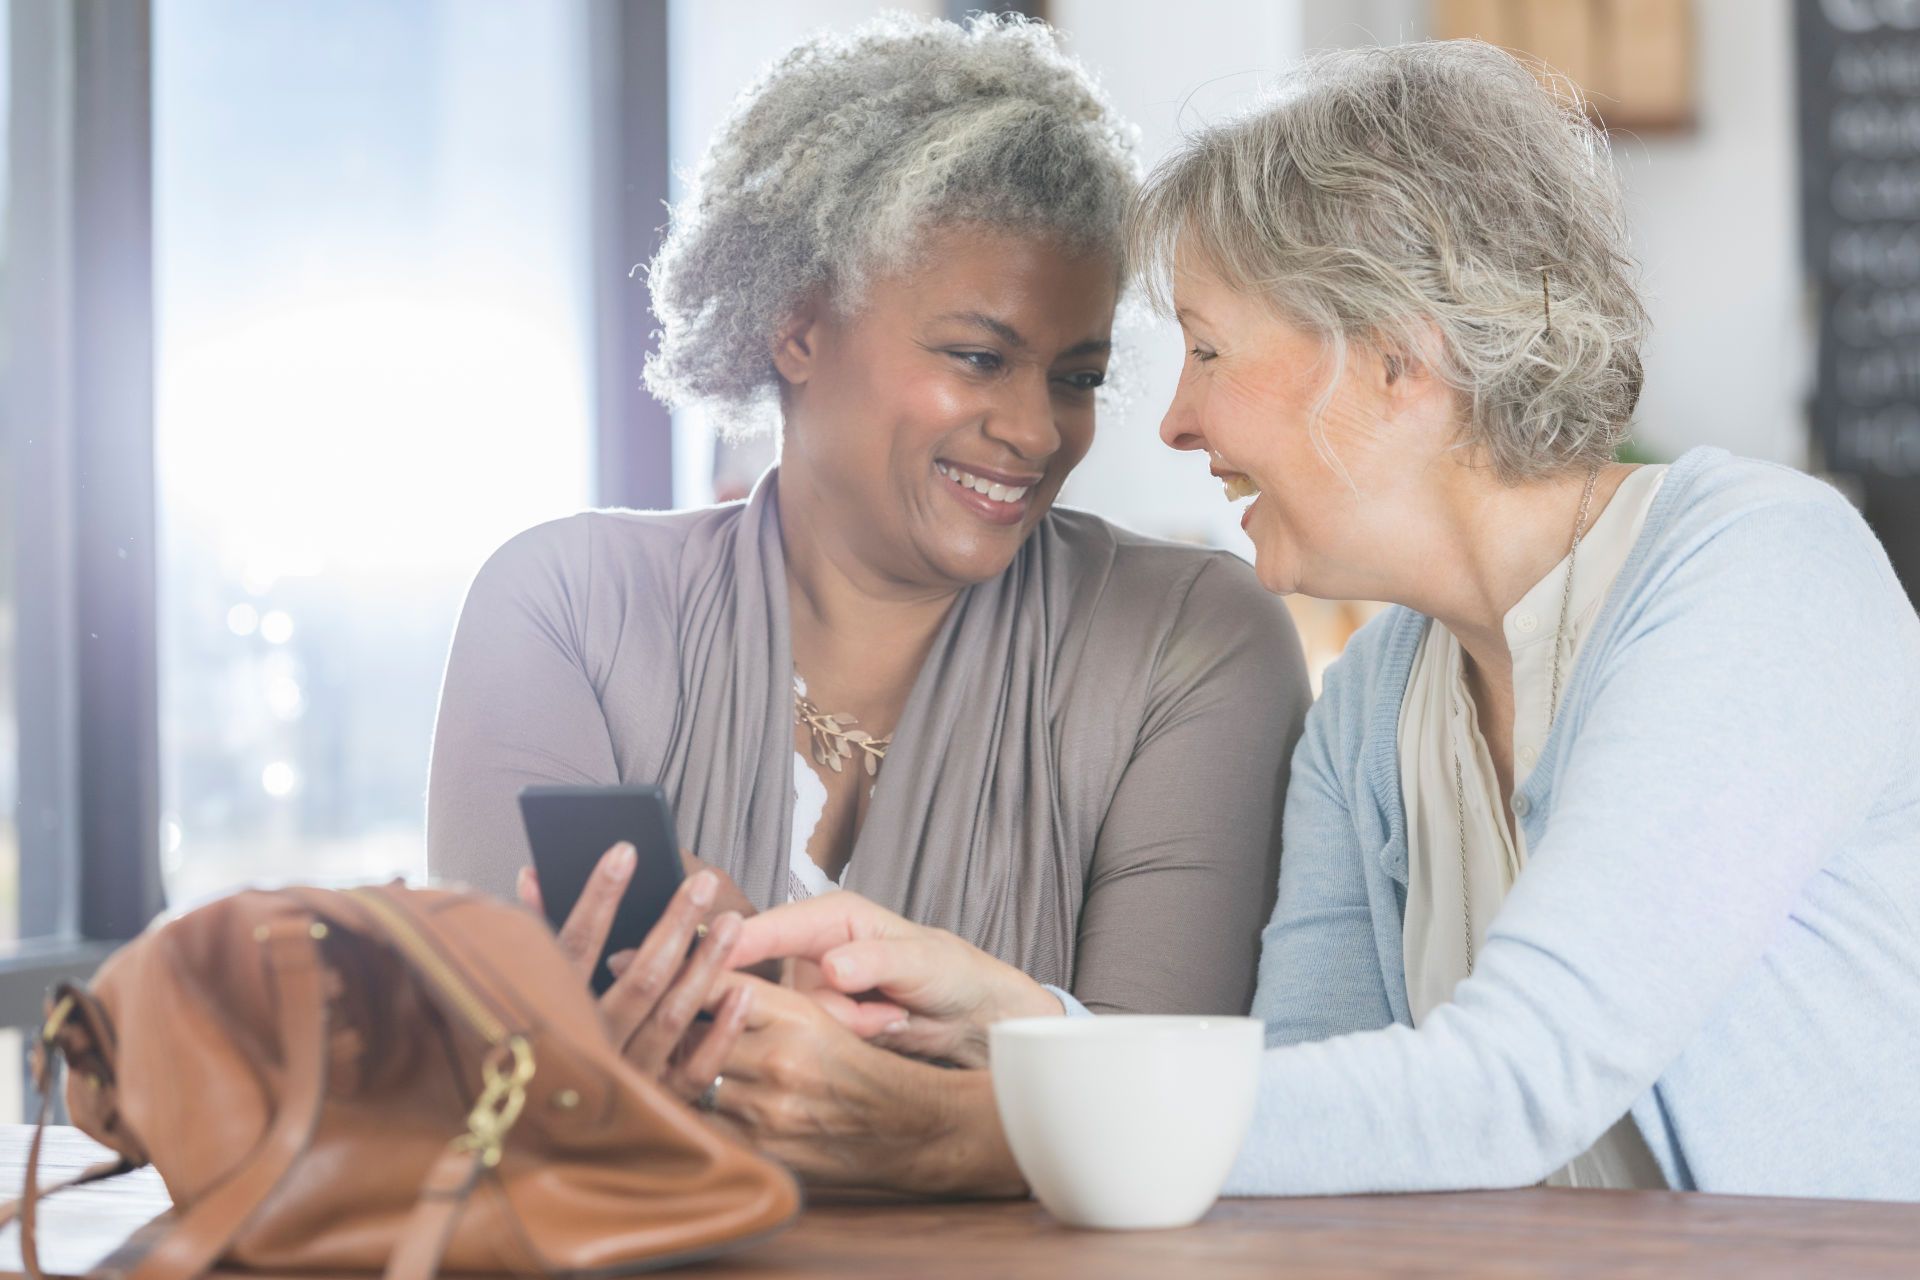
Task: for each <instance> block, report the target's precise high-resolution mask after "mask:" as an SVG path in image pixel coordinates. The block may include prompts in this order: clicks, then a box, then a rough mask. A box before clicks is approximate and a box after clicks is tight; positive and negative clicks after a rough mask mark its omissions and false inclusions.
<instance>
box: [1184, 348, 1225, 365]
mask: <svg viewBox="0 0 1920 1280" xmlns="http://www.w3.org/2000/svg"><path fill="white" fill-rule="evenodd" d="M1187 354H1188V355H1190V356H1192V357H1193V358H1194V359H1195V360H1198V361H1199V362H1200V363H1201V364H1205V363H1206V362H1207V361H1209V360H1211V359H1213V358H1214V356H1216V355H1218V354H1219V353H1218V352H1214V351H1209V350H1207V349H1206V348H1205V347H1189V348H1187Z"/></svg>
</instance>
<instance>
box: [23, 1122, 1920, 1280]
mask: <svg viewBox="0 0 1920 1280" xmlns="http://www.w3.org/2000/svg"><path fill="white" fill-rule="evenodd" d="M28 1134H29V1131H28V1130H26V1129H24V1128H21V1127H17V1126H0V1195H8V1196H10V1195H12V1194H13V1192H14V1191H15V1189H17V1188H18V1187H19V1185H20V1177H21V1171H22V1166H23V1162H24V1160H25V1157H26V1149H27V1138H28ZM99 1155H100V1152H99V1149H98V1148H96V1147H94V1146H93V1144H92V1143H90V1142H88V1141H87V1140H86V1139H85V1138H84V1137H83V1136H82V1135H80V1134H79V1133H78V1132H77V1131H75V1130H72V1129H59V1130H53V1131H51V1132H50V1133H49V1135H48V1141H47V1153H46V1157H45V1164H46V1165H47V1167H48V1172H47V1174H46V1175H45V1176H48V1177H58V1176H60V1174H61V1171H63V1170H67V1171H71V1170H75V1169H78V1168H79V1167H81V1166H82V1165H84V1164H86V1163H88V1162H90V1161H92V1160H95V1159H98V1158H99ZM166 1208H167V1195H166V1190H165V1188H163V1187H162V1186H161V1185H160V1180H159V1178H158V1177H157V1176H155V1175H154V1174H153V1172H152V1171H151V1170H142V1171H141V1172H139V1173H137V1174H130V1175H127V1176H126V1177H123V1178H119V1179H116V1180H114V1181H112V1182H109V1183H105V1184H103V1185H100V1186H97V1187H87V1188H82V1189H79V1190H75V1191H70V1192H66V1193H65V1194H63V1195H61V1196H59V1197H56V1198H55V1199H53V1200H51V1201H49V1202H48V1203H47V1204H46V1206H45V1207H44V1209H43V1211H42V1213H43V1217H42V1236H41V1238H42V1241H43V1244H42V1246H41V1247H42V1251H43V1254H42V1256H43V1261H44V1263H45V1265H46V1267H47V1270H48V1272H49V1273H50V1274H54V1275H78V1274H81V1273H84V1272H85V1271H86V1270H87V1269H88V1268H89V1267H90V1266H92V1265H93V1264H94V1263H95V1262H97V1261H98V1260H100V1259H101V1258H103V1257H105V1256H106V1255H107V1254H108V1253H110V1252H111V1251H112V1250H113V1249H114V1248H115V1247H116V1246H117V1245H119V1244H120V1243H121V1241H122V1240H124V1239H125V1237H126V1236H127V1235H128V1234H130V1233H131V1232H132V1231H133V1230H135V1229H136V1228H137V1227H139V1226H140V1225H141V1224H142V1223H144V1222H146V1221H147V1220H148V1219H149V1218H151V1217H152V1216H153V1215H154V1214H156V1213H160V1212H163V1211H164V1210H165V1209H166ZM18 1241H19V1236H18V1229H17V1228H15V1227H9V1228H7V1229H6V1231H5V1232H4V1233H0V1269H4V1270H0V1274H6V1275H10V1276H11V1275H17V1274H18V1266H19V1256H20V1255H19V1244H18ZM684 1274H686V1275H688V1276H690V1277H696V1278H697V1280H731V1278H733V1277H763V1278H766V1280H773V1278H775V1277H793V1278H798V1277H821V1278H825V1277H834V1278H835V1280H838V1278H839V1277H847V1276H889V1277H892V1276H910V1277H912V1278H913V1280H944V1278H945V1277H961V1276H964V1277H969V1280H971V1278H972V1277H982V1276H992V1277H1000V1276H1006V1277H1022V1276H1035V1277H1038V1276H1046V1277H1049V1280H1051V1278H1053V1277H1060V1276H1102V1277H1107V1276H1113V1277H1132V1276H1141V1277H1145V1276H1153V1277H1185V1276H1195V1275H1205V1276H1215V1275H1218V1276H1239V1275H1245V1276H1263V1277H1265V1276H1307V1275H1311V1276H1376V1275H1396V1276H1468V1275H1470V1276H1485V1277H1503V1276H1537V1275H1560V1276H1632V1275H1640V1276H1662V1277H1665V1276H1687V1277H1693V1276H1738V1277H1741V1280H1754V1278H1756V1277H1761V1276H1795V1277H1803V1276H1804V1277H1827V1276H1900V1277H1903V1278H1905V1280H1912V1278H1913V1277H1915V1276H1920V1206H1915V1205H1897V1204H1868V1203H1856V1202H1848V1201H1834V1200H1761V1199H1747V1198H1743V1197H1735V1196H1706V1195H1684V1194H1679V1193H1673V1192H1639V1191H1560V1190H1549V1189H1546V1188H1536V1189H1531V1190H1526V1191H1497V1192H1476V1193H1469V1194H1461V1195H1433V1196H1353V1197H1348V1198H1344V1199H1338V1200H1226V1201H1222V1202H1221V1203H1220V1204H1218V1205H1216V1206H1215V1207H1214V1209H1213V1212H1212V1213H1210V1214H1208V1215H1207V1217H1206V1219H1205V1220H1204V1221H1203V1222H1201V1223H1200V1224H1199V1225H1198V1226H1193V1227H1188V1228H1186V1229H1185V1230H1181V1231H1153V1232H1143V1233H1132V1234H1123V1233H1104V1232H1091V1231H1073V1230H1069V1229H1067V1228H1065V1227H1062V1226H1060V1225H1059V1224H1057V1223H1055V1222H1054V1221H1053V1220H1052V1219H1051V1218H1049V1217H1048V1216H1047V1215H1046V1213H1045V1212H1044V1211H1043V1210H1042V1209H1041V1208H1040V1207H1039V1206H1038V1205H1036V1204H1033V1203H1031V1202H1025V1201H1021V1202H999V1203H979V1204H907V1205H878V1204H817V1205H815V1206H814V1207H812V1208H810V1209H808V1211H807V1212H806V1214H805V1215H804V1216H803V1217H802V1218H801V1220H800V1222H799V1224H798V1225H797V1226H795V1227H794V1228H793V1229H792V1230H790V1231H788V1232H786V1233H785V1234H783V1235H781V1236H779V1237H777V1238H776V1239H774V1240H773V1241H771V1242H769V1243H767V1244H763V1245H760V1246H759V1247H757V1248H754V1249H750V1250H747V1251H745V1252H742V1253H738V1254H735V1255H733V1256H732V1257H730V1258H728V1259H727V1260H725V1261H723V1262H718V1263H711V1264H707V1265H704V1266H700V1267H696V1268H690V1269H688V1270H687V1271H686V1272H685V1273H684ZM254 1280H259V1278H258V1277H255V1278H254Z"/></svg>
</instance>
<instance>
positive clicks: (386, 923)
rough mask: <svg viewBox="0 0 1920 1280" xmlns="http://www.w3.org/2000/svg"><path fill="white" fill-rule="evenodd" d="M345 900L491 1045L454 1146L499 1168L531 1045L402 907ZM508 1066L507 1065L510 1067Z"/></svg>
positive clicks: (367, 894)
mask: <svg viewBox="0 0 1920 1280" xmlns="http://www.w3.org/2000/svg"><path fill="white" fill-rule="evenodd" d="M346 892H347V894H348V896H349V897H352V898H353V899H355V900H356V901H358V902H359V903H360V904H361V905H362V906H364V907H366V908H367V910H368V911H370V912H371V913H372V914H373V915H374V916H375V917H376V918H377V919H378V921H379V923H380V924H381V926H382V927H383V928H384V929H385V930H386V931H387V934H388V936H389V937H391V938H392V939H393V941H394V943H395V944H396V945H398V946H399V948H400V949H401V950H402V951H404V952H406V954H407V958H408V959H410V960H411V961H413V963H414V966H415V968H417V969H418V970H419V971H420V972H422V973H424V974H426V975H427V978H428V980H429V981H431V982H432V983H433V985H434V986H436V987H438V988H439V989H440V991H441V994H443V995H445V996H446V997H447V999H448V1000H450V1001H452V1002H453V1005H454V1007H455V1008H456V1009H458V1010H459V1011H460V1014H461V1016H462V1017H464V1018H465V1019H466V1020H467V1021H468V1022H469V1023H471V1024H472V1025H473V1029H474V1030H475V1031H478V1032H479V1033H480V1034H481V1036H482V1037H484V1038H485V1039H486V1041H487V1043H488V1044H490V1045H492V1046H493V1052H492V1053H490V1054H488V1055H487V1060H486V1062H485V1063H484V1064H483V1065H482V1067H481V1074H482V1086H483V1087H482V1088H481V1090H480V1097H479V1099H478V1100H477V1101H475V1103H474V1105H473V1110H472V1111H471V1112H470V1113H469V1114H468V1116H467V1131H466V1132H465V1133H463V1134H461V1135H460V1136H459V1137H458V1138H456V1139H454V1146H455V1147H457V1148H460V1149H462V1150H467V1151H472V1152H474V1153H475V1154H477V1155H478V1156H479V1157H480V1162H481V1163H482V1164H484V1165H485V1166H486V1167H487V1168H489V1169H491V1168H492V1167H493V1166H495V1165H497V1164H499V1163H500V1153H501V1149H502V1148H503V1147H504V1145H505V1143H506V1137H507V1133H508V1131H509V1130H511V1129H512V1128H513V1126H514V1122H515V1121H517V1120H518V1119H519V1118H520V1112H521V1111H522V1110H523V1109H524V1108H525V1107H526V1103H527V1084H528V1082H529V1081H531V1080H532V1079H533V1073H534V1070H535V1066H534V1059H533V1046H532V1045H530V1044H528V1043H527V1038H526V1037H525V1036H522V1035H515V1034H513V1033H511V1032H509V1031H508V1030H507V1028H506V1026H505V1025H504V1024H503V1023H502V1022H501V1021H500V1019H498V1018H496V1017H494V1015H493V1011H492V1010H491V1009H488V1008H487V1006H486V1005H485V1004H484V1003H482V1002H481V999H480V997H479V996H477V995H475V994H474V991H473V988H472V987H470V986H468V985H467V983H466V982H465V981H464V980H462V979H461V977H460V975H459V974H458V973H456V972H454V969H453V966H452V965H450V964H448V963H447V961H446V959H445V957H443V956H442V955H441V954H440V952H439V951H438V950H436V949H435V948H434V946H433V944H431V943H429V942H428V941H427V940H426V939H425V938H424V937H422V936H421V935H420V931H419V930H418V929H416V928H415V927H414V925H413V922H412V921H411V920H409V919H407V917H406V914H405V913H404V912H402V911H401V910H400V908H398V907H396V906H394V905H393V904H392V903H390V902H388V901H387V900H386V899H385V898H383V897H382V896H380V893H379V891H378V890H375V889H349V890H347V891H346ZM509 1063H511V1066H509Z"/></svg>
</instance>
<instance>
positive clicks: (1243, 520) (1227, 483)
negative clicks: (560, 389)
mask: <svg viewBox="0 0 1920 1280" xmlns="http://www.w3.org/2000/svg"><path fill="white" fill-rule="evenodd" d="M1210 470H1211V471H1212V472H1213V474H1214V475H1216V476H1218V477H1219V478H1220V484H1221V487H1222V488H1224V489H1225V490H1226V493H1227V501H1228V502H1230V503H1242V502H1244V503H1246V505H1245V506H1243V507H1241V509H1240V527H1241V528H1242V529H1244V528H1246V527H1247V520H1248V519H1249V518H1250V517H1251V516H1252V515H1253V504H1254V502H1258V501H1259V500H1260V486H1259V485H1257V484H1255V483H1254V482H1253V477H1252V476H1250V475H1248V474H1247V473H1246V472H1244V471H1231V470H1229V469H1228V468H1227V464H1226V462H1225V461H1224V460H1223V459H1222V458H1221V457H1220V455H1219V454H1217V453H1216V454H1214V455H1213V466H1212V467H1211V468H1210ZM1248 499H1252V500H1253V501H1252V502H1249V501H1248Z"/></svg>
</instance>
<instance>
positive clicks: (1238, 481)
mask: <svg viewBox="0 0 1920 1280" xmlns="http://www.w3.org/2000/svg"><path fill="white" fill-rule="evenodd" d="M1220 480H1221V483H1222V484H1224V485H1225V486H1226V490H1227V501H1228V502H1238V501H1240V499H1242V498H1256V497H1259V496H1260V487H1259V486H1258V485H1256V484H1254V482H1253V479H1252V477H1250V476H1247V475H1245V474H1243V473H1241V472H1238V471H1235V472H1231V473H1229V474H1227V475H1224V476H1222V477H1220Z"/></svg>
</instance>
